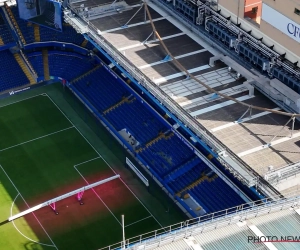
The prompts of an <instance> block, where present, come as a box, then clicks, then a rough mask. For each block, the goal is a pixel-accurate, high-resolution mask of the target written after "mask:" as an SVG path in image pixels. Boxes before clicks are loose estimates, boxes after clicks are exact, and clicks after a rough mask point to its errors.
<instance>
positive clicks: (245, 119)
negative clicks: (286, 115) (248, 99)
mask: <svg viewBox="0 0 300 250" xmlns="http://www.w3.org/2000/svg"><path fill="white" fill-rule="evenodd" d="M272 110H280V108H274V109H272ZM268 114H271V112H268V111H264V112H261V113H258V114H256V115H252V116H251V117H246V118H243V119H242V120H241V122H239V121H235V122H230V123H227V124H224V125H222V126H219V127H216V128H213V129H211V130H210V132H216V131H219V130H222V129H225V128H229V127H232V126H234V125H238V124H240V123H244V122H247V121H250V120H253V119H256V118H259V117H262V116H265V115H268Z"/></svg>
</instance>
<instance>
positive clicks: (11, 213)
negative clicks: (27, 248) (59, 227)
mask: <svg viewBox="0 0 300 250" xmlns="http://www.w3.org/2000/svg"><path fill="white" fill-rule="evenodd" d="M19 195H20V194H19V193H18V194H17V196H16V198H15V199H14V200H13V202H12V204H11V208H10V216H12V215H13V212H12V210H13V207H14V204H15V202H16V199H17V198H18V197H19ZM12 224H13V225H14V228H15V229H16V230H17V231H18V232H19V234H21V235H22V236H23V237H24V238H26V239H27V240H30V241H32V242H34V243H36V244H39V245H43V246H47V247H54V245H49V244H44V243H41V242H38V241H35V240H33V239H30V238H29V237H27V236H26V235H24V234H23V233H22V232H21V231H20V230H19V229H18V228H17V226H16V225H15V222H14V221H12Z"/></svg>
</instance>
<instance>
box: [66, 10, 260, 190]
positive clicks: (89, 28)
mask: <svg viewBox="0 0 300 250" xmlns="http://www.w3.org/2000/svg"><path fill="white" fill-rule="evenodd" d="M69 8H70V9H71V10H72V11H73V13H71V12H65V20H66V22H68V23H70V24H72V26H76V30H81V29H82V30H83V31H82V32H83V33H88V35H89V37H90V38H91V39H93V40H94V41H95V42H96V43H97V44H99V45H100V46H101V47H102V48H103V49H104V50H105V52H106V53H108V54H109V55H110V56H111V57H112V58H113V59H114V60H115V61H116V62H117V63H118V64H119V65H120V66H121V67H122V68H123V69H124V70H126V71H127V72H128V73H129V74H130V75H131V76H132V77H133V78H134V79H136V80H137V81H138V84H140V85H141V86H143V87H144V88H145V89H146V90H148V92H149V93H150V94H152V96H154V97H155V98H156V99H157V100H158V101H159V102H160V103H161V104H162V105H163V106H164V107H166V108H167V109H168V110H169V111H170V112H171V113H172V114H173V115H175V116H176V117H177V118H178V119H179V121H180V122H181V123H182V124H181V125H182V126H187V127H188V128H189V129H190V130H191V131H193V133H194V134H195V135H196V136H198V138H199V139H200V140H202V141H203V142H204V143H205V144H206V145H207V146H208V147H209V148H210V149H211V150H212V151H213V152H214V153H215V154H216V155H217V157H218V158H219V161H220V162H221V163H222V164H226V163H225V161H224V160H223V159H222V155H221V153H223V152H225V151H226V152H228V153H229V155H230V157H231V158H232V159H233V161H234V162H236V164H237V165H240V166H242V168H243V169H245V170H246V171H247V172H248V173H249V174H250V176H252V175H255V174H254V173H253V170H252V169H251V168H250V167H249V166H247V165H246V164H245V163H244V162H242V161H241V160H240V159H238V158H237V157H235V156H234V154H233V153H232V152H231V151H230V150H229V149H228V148H227V147H226V146H225V145H223V144H222V143H221V142H220V141H218V140H217V139H216V138H214V136H213V135H212V134H211V133H210V132H209V131H208V130H207V129H206V128H205V127H204V126H202V125H201V124H200V123H199V122H198V121H197V120H195V119H194V118H193V117H192V116H191V115H190V114H188V113H187V112H186V111H185V110H184V109H183V108H182V107H181V106H179V105H178V104H177V103H176V102H175V101H174V100H173V99H171V98H170V97H169V96H168V95H167V94H165V93H164V92H163V91H162V90H161V89H160V88H159V87H158V86H157V85H156V84H155V83H153V82H152V81H151V80H150V79H149V78H148V77H147V76H145V75H144V74H143V73H142V72H141V71H140V70H139V69H138V68H136V67H135V66H134V65H133V64H132V63H131V62H130V61H129V60H128V59H127V58H126V57H125V56H123V55H122V54H121V53H120V52H119V51H117V50H116V49H115V48H114V46H113V45H112V44H111V43H109V42H108V41H107V40H106V39H105V38H104V37H103V36H101V31H100V30H99V29H98V28H97V27H95V26H94V25H93V24H92V23H91V22H89V20H87V19H86V18H85V17H83V16H81V17H79V16H77V15H76V14H74V12H75V13H76V10H73V9H72V6H69ZM74 18H75V19H76V23H75V22H74V21H73V20H72V19H74ZM82 20H83V21H84V22H85V23H86V24H87V25H84V24H83V23H82ZM77 23H79V24H80V25H82V27H78V24H77ZM226 167H227V168H230V172H232V173H233V175H235V176H239V177H240V179H241V180H242V181H243V182H244V183H246V184H247V185H249V186H251V185H252V184H253V181H252V182H251V184H250V183H249V181H248V180H247V179H246V178H244V177H243V176H241V175H240V173H239V172H238V171H236V170H235V169H234V168H233V167H231V166H229V165H228V164H226ZM254 179H255V177H254ZM254 182H255V180H254Z"/></svg>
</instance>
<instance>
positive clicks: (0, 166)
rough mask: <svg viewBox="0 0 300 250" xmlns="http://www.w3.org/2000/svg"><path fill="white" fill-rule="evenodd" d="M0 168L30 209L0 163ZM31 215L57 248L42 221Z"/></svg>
mask: <svg viewBox="0 0 300 250" xmlns="http://www.w3.org/2000/svg"><path fill="white" fill-rule="evenodd" d="M0 168H1V169H2V171H3V173H4V174H5V175H6V177H7V178H8V179H9V181H10V183H11V184H12V185H13V186H14V188H15V190H16V191H17V192H18V194H19V195H20V197H21V198H22V200H23V201H24V203H25V204H26V206H27V207H28V209H30V206H29V204H28V203H27V202H26V200H25V199H24V197H23V195H22V194H21V193H20V191H19V190H18V188H17V187H16V185H15V184H14V183H13V181H12V180H11V179H10V177H9V176H8V174H7V173H6V171H5V170H4V168H3V167H2V165H1V164H0ZM32 215H33V216H34V218H35V219H36V221H37V222H38V223H39V225H40V226H41V228H42V229H43V230H44V232H45V234H46V235H47V236H48V238H49V240H50V241H51V242H52V244H53V247H55V248H56V249H57V250H58V248H57V246H56V245H55V243H54V241H53V240H52V239H51V237H50V235H49V234H48V233H47V231H46V229H45V228H44V227H43V225H42V223H41V222H40V221H39V219H38V218H37V216H36V215H35V214H34V213H33V212H32Z"/></svg>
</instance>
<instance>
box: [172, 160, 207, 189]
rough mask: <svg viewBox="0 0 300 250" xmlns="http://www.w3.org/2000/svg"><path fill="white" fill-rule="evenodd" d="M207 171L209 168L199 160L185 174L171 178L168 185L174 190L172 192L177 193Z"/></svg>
mask: <svg viewBox="0 0 300 250" xmlns="http://www.w3.org/2000/svg"><path fill="white" fill-rule="evenodd" d="M209 171H210V169H209V168H208V167H207V166H206V165H205V164H204V163H203V162H201V163H199V164H197V165H196V166H195V167H193V168H192V169H190V170H189V171H187V172H186V173H185V174H183V175H181V176H179V177H177V178H175V179H172V180H171V181H170V182H169V183H168V185H169V187H170V188H171V189H172V190H173V191H174V193H178V192H180V191H182V190H183V189H184V188H186V187H188V186H189V185H191V184H192V183H194V182H195V181H197V180H198V179H199V178H200V177H201V176H203V175H204V174H205V173H207V172H209Z"/></svg>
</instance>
